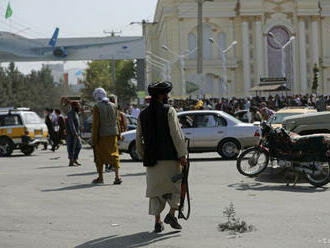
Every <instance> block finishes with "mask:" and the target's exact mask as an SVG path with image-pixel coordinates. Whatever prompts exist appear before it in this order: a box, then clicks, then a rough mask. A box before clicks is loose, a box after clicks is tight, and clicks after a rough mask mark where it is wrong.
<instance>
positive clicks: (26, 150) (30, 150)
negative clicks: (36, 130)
mask: <svg viewBox="0 0 330 248" xmlns="http://www.w3.org/2000/svg"><path fill="white" fill-rule="evenodd" d="M21 152H23V153H24V155H26V156H29V155H31V154H32V153H33V152H34V147H33V146H23V147H22V148H21Z"/></svg>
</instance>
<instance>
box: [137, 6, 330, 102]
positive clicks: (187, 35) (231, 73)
mask: <svg viewBox="0 0 330 248" xmlns="http://www.w3.org/2000/svg"><path fill="white" fill-rule="evenodd" d="M197 14H198V7H197V1H196V0H180V1H177V0H159V1H158V4H157V7H156V11H155V16H154V22H153V23H152V24H145V30H144V35H145V38H146V81H147V83H150V82H151V81H154V80H164V79H168V80H171V81H172V82H174V95H176V96H182V95H186V96H187V95H189V93H188V92H187V93H186V92H185V88H184V84H183V82H185V84H186V85H190V86H191V85H194V84H197V85H198V86H199V90H197V91H194V92H193V93H191V94H192V95H207V96H210V97H226V96H249V95H254V92H251V91H250V89H251V88H252V87H254V86H256V85H257V84H259V82H260V78H262V77H282V76H285V77H286V78H287V87H288V88H290V92H289V94H300V93H301V94H305V93H311V88H312V80H313V66H314V65H315V64H316V65H317V66H318V67H319V69H320V79H319V85H318V89H317V92H318V94H330V0H214V1H213V2H204V4H203V38H202V40H203V74H202V75H203V76H200V75H198V74H197V50H196V47H197ZM210 38H212V39H213V41H214V42H213V43H212V42H210ZM233 41H237V44H236V45H233V44H232V42H233ZM230 45H233V46H232V48H231V49H229V50H228V51H227V52H226V53H225V56H223V52H221V51H223V50H224V49H226V48H227V47H228V46H230ZM224 59H225V60H224Z"/></svg>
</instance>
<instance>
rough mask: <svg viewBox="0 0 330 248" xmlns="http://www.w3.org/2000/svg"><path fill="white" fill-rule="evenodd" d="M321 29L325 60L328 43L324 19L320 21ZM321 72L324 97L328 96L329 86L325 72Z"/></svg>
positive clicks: (323, 57)
mask: <svg viewBox="0 0 330 248" xmlns="http://www.w3.org/2000/svg"><path fill="white" fill-rule="evenodd" d="M321 28H322V55H321V57H322V59H325V57H326V53H327V49H326V47H327V46H328V43H327V42H328V41H327V38H326V37H327V25H326V22H325V20H324V19H321ZM321 71H322V79H323V82H322V93H323V94H324V95H328V94H329V86H328V85H327V74H326V70H321Z"/></svg>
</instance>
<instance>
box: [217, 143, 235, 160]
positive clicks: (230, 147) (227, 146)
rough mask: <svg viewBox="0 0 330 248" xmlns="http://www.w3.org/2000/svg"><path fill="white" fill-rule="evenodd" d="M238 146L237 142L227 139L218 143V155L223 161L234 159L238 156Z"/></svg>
mask: <svg viewBox="0 0 330 248" xmlns="http://www.w3.org/2000/svg"><path fill="white" fill-rule="evenodd" d="M239 151H240V144H239V143H238V141H236V140H233V139H228V140H225V141H223V142H221V143H220V145H219V146H218V153H219V154H220V155H221V157H223V158H224V159H235V158H237V156H238V155H239Z"/></svg>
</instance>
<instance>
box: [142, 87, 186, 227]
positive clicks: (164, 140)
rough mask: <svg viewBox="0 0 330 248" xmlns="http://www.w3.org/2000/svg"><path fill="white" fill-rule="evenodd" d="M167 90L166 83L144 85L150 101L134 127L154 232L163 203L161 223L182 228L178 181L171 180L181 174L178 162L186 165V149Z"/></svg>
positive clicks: (159, 219) (159, 223)
mask: <svg viewBox="0 0 330 248" xmlns="http://www.w3.org/2000/svg"><path fill="white" fill-rule="evenodd" d="M171 90H172V83H170V82H161V83H158V82H157V83H153V84H151V85H149V86H148V92H149V95H151V102H150V105H149V106H148V107H147V108H145V109H144V110H143V111H142V112H141V113H140V115H139V118H138V125H137V130H136V145H137V152H138V155H139V157H140V158H141V159H142V160H143V165H144V166H146V168H147V178H146V179H147V192H146V196H147V197H148V198H149V214H150V215H154V216H155V229H154V232H156V233H159V232H161V231H163V229H164V225H163V223H162V221H161V216H160V214H161V212H162V211H163V210H164V208H165V204H166V202H167V203H168V204H169V205H170V207H171V208H170V211H169V213H168V214H167V215H166V217H165V219H164V222H165V223H166V224H170V225H171V227H172V228H174V229H182V227H181V225H180V224H179V223H178V221H177V218H176V217H175V211H176V210H177V209H178V206H179V202H180V192H181V187H180V186H181V180H178V181H177V182H175V183H173V182H172V180H171V179H172V177H174V176H177V175H178V174H180V173H181V166H180V165H182V166H186V165H187V160H186V155H187V148H186V144H185V140H184V136H183V133H182V130H181V127H180V124H179V121H178V118H177V114H176V111H175V109H174V108H173V107H170V106H169V105H168V104H167V102H168V93H169V92H170V91H171Z"/></svg>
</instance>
